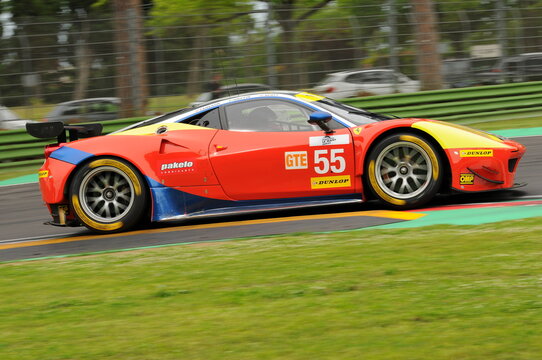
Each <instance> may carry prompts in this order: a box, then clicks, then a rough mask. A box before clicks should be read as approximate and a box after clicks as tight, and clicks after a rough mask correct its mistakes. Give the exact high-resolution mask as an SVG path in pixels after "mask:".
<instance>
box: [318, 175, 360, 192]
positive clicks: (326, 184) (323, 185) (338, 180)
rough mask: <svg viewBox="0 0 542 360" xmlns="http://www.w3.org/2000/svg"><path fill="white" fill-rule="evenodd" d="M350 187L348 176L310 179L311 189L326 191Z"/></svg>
mask: <svg viewBox="0 0 542 360" xmlns="http://www.w3.org/2000/svg"><path fill="white" fill-rule="evenodd" d="M350 186H351V183H350V175H343V176H325V177H313V178H311V189H327V188H340V187H350Z"/></svg>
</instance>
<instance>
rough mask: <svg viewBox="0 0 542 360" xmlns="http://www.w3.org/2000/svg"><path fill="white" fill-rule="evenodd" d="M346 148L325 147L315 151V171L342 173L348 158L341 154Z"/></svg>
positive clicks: (320, 172) (319, 172)
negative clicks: (329, 148)
mask: <svg viewBox="0 0 542 360" xmlns="http://www.w3.org/2000/svg"><path fill="white" fill-rule="evenodd" d="M342 153H344V149H331V150H328V149H325V150H315V151H314V171H316V173H317V174H327V173H328V172H329V171H330V170H331V172H332V173H337V174H339V173H342V172H343V171H344V170H345V169H346V160H345V159H344V157H343V156H341V155H339V154H342Z"/></svg>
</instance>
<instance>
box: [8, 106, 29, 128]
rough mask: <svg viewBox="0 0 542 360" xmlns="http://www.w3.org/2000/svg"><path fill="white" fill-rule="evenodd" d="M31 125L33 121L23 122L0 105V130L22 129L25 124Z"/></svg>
mask: <svg viewBox="0 0 542 360" xmlns="http://www.w3.org/2000/svg"><path fill="white" fill-rule="evenodd" d="M29 122H31V123H33V122H35V121H33V120H24V119H21V118H20V117H18V116H17V114H15V113H14V112H13V111H11V110H10V109H8V108H7V107H5V106H1V105H0V130H15V129H24V127H25V125H26V123H29Z"/></svg>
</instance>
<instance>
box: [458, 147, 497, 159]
mask: <svg viewBox="0 0 542 360" xmlns="http://www.w3.org/2000/svg"><path fill="white" fill-rule="evenodd" d="M459 156H460V157H492V156H493V150H492V149H472V150H460V151H459Z"/></svg>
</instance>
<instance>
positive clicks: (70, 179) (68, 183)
mask: <svg viewBox="0 0 542 360" xmlns="http://www.w3.org/2000/svg"><path fill="white" fill-rule="evenodd" d="M103 158H110V159H116V160H122V161H124V162H126V163H128V164H130V165H132V166H133V167H134V169H136V170H137V172H138V173H139V175H141V177H142V178H143V180H144V187H145V188H144V189H143V191H146V192H147V195H148V196H149V199H150V203H151V204H152V203H153V201H152V191H150V187H151V185H150V184H149V180H148V179H147V176H145V174H144V173H143V171H141V168H140V167H139V166H137V164H135V163H134V162H133V161H130V160H129V159H126V158H124V157H122V156H118V155H112V154H100V155H95V156H92V157H89V158H87V159H85V160H83V161H81V162H80V163H78V164H77V166H76V167H74V168H73V169H72V171H71V173H70V175H69V176H68V178H67V179H66V183H65V185H64V198H65V199H67V200H68V201H69V191H70V187H71V185H72V182H73V179H74V177H75V175H76V174H77V172H78V171H79V170H80V169H81V168H82V167H83V166H85V165H86V164H88V163H90V162H91V161H94V160H98V159H103ZM151 212H152V211H149V214H147V215H145V216H146V217H147V218H148V219H149V220H150V219H151Z"/></svg>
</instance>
